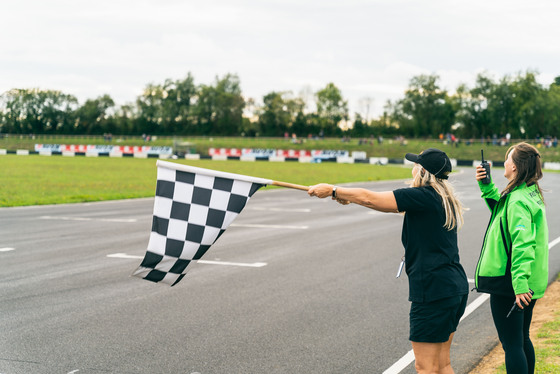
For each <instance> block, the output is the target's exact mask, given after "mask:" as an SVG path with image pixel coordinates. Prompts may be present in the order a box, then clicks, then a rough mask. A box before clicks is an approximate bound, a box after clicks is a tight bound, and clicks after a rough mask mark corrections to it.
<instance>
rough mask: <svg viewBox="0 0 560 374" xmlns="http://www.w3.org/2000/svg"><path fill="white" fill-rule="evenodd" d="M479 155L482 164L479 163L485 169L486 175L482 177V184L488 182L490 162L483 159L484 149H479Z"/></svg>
mask: <svg viewBox="0 0 560 374" xmlns="http://www.w3.org/2000/svg"><path fill="white" fill-rule="evenodd" d="M480 156H481V157H482V164H480V165H481V166H482V167H483V168H484V170H486V177H484V179H483V180H482V181H481V182H482V183H483V184H488V183H490V164H489V163H488V162H486V161H484V151H483V150H482V149H481V150H480Z"/></svg>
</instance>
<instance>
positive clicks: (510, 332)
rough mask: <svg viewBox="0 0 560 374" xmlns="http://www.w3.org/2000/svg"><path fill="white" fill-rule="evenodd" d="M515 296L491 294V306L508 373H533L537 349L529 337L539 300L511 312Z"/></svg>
mask: <svg viewBox="0 0 560 374" xmlns="http://www.w3.org/2000/svg"><path fill="white" fill-rule="evenodd" d="M514 302H515V297H505V296H497V295H490V308H491V309H492V318H493V319H494V325H496V330H498V337H499V338H500V342H501V343H502V347H503V349H504V352H505V354H506V371H507V373H508V374H533V373H534V372H535V350H534V348H533V343H531V339H530V338H529V327H531V319H532V318H533V307H534V306H535V303H536V302H537V300H531V302H530V303H529V306H526V307H525V308H524V309H523V311H519V310H517V309H516V310H514V311H513V312H511V314H510V316H509V317H508V318H506V316H507V314H508V313H509V311H510V309H511V307H512V306H513V303H514Z"/></svg>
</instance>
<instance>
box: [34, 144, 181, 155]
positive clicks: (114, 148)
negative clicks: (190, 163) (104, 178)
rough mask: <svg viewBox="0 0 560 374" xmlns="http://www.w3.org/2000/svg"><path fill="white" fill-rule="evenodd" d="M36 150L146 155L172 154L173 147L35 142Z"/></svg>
mask: <svg viewBox="0 0 560 374" xmlns="http://www.w3.org/2000/svg"><path fill="white" fill-rule="evenodd" d="M35 151H36V152H41V151H43V152H44V151H50V152H59V153H63V152H80V153H90V154H92V153H97V154H100V153H122V154H136V153H143V154H146V155H158V156H161V155H171V154H172V153H173V149H172V148H171V147H160V146H127V145H99V144H98V145H83V144H78V145H76V144H35Z"/></svg>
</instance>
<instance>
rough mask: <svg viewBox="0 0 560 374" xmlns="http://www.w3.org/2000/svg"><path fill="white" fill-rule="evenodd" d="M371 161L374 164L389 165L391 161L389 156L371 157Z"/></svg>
mask: <svg viewBox="0 0 560 374" xmlns="http://www.w3.org/2000/svg"><path fill="white" fill-rule="evenodd" d="M369 163H370V164H373V165H387V164H388V163H389V158H387V157H370V158H369Z"/></svg>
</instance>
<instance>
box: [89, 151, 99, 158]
mask: <svg viewBox="0 0 560 374" xmlns="http://www.w3.org/2000/svg"><path fill="white" fill-rule="evenodd" d="M86 157H99V152H92V151H87V152H86Z"/></svg>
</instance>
